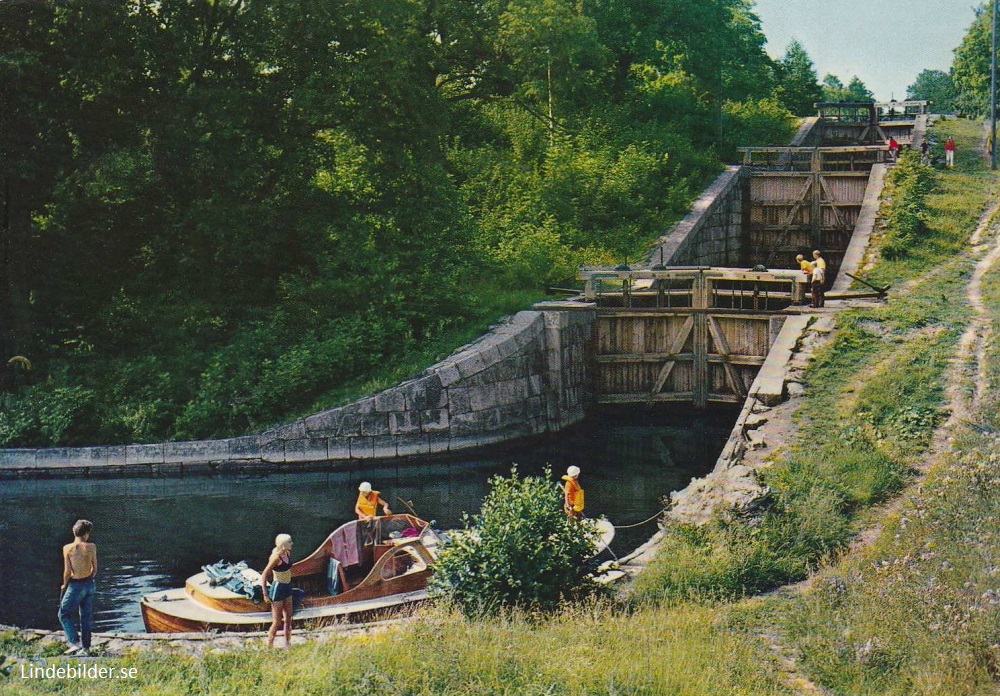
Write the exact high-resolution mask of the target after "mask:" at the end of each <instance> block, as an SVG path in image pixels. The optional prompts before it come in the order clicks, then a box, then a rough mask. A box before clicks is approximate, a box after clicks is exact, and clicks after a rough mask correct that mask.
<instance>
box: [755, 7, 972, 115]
mask: <svg viewBox="0 0 1000 696" xmlns="http://www.w3.org/2000/svg"><path fill="white" fill-rule="evenodd" d="M981 5H982V2H981V0H756V8H755V11H756V13H757V16H758V17H760V21H761V27H762V28H763V30H764V35H765V36H767V46H766V48H767V52H768V53H769V54H770V55H771V56H772V57H774V58H780V57H781V56H783V55H784V54H785V49H787V48H788V44H789V42H790V41H791V40H792V39H798V40H799V43H801V44H802V45H803V46H804V47H805V49H806V53H808V54H809V57H810V58H812V61H813V65H814V66H815V67H816V73H817V75H818V76H819V79H820V80H822V79H823V77H824V76H825V75H826V74H827V73H833V74H834V75H836V76H837V77H839V78H840V79H841V80H842V81H843V83H844V84H845V85H846V84H847V83H848V82H849V81H850V79H851V77H852V76H854V75H857V76H858V77H860V78H861V81H862V82H864V83H865V85H866V86H867V87H868V89H870V90H872V91H873V92H874V93H875V98H876V99H878V100H879V101H887V100H889V99H892V98H895V99H904V98H905V97H906V88H907V87H909V86H910V85H911V84H913V81H914V79H915V78H916V77H917V75H918V74H919V73H920V72H921V71H923V70H924V69H929V70H944V71H947V70H948V69H949V68H950V67H951V61H952V57H953V53H952V52H953V50H954V49H955V48H956V47H957V46H958V44H959V43H960V42H961V41H962V37H963V36H964V35H965V31H966V29H968V27H969V25H970V24H972V20H973V19H974V17H975V11H974V7H976V6H981Z"/></svg>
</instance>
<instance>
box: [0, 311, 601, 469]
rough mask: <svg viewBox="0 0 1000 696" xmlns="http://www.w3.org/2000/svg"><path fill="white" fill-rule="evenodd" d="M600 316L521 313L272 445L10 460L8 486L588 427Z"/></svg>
mask: <svg viewBox="0 0 1000 696" xmlns="http://www.w3.org/2000/svg"><path fill="white" fill-rule="evenodd" d="M595 318H596V311H595V308H594V306H593V305H589V304H582V303H578V302H573V303H569V302H545V303H540V304H538V305H536V306H535V309H533V310H532V311H524V312H519V313H517V314H516V315H514V316H513V317H512V318H510V319H509V320H507V321H505V322H503V323H501V324H499V325H498V326H497V327H496V328H494V330H492V331H491V332H490V333H488V334H486V335H485V336H483V337H482V338H480V339H479V340H477V341H475V342H474V343H471V344H469V345H467V346H463V347H462V348H460V349H459V350H458V351H456V352H455V353H453V354H452V355H450V356H448V357H447V358H445V359H444V360H442V361H441V362H439V363H437V364H436V365H432V366H431V367H429V368H427V369H426V370H424V372H423V374H421V375H420V376H419V377H416V378H415V379H412V380H409V381H407V382H403V383H402V384H399V385H397V386H395V387H392V388H390V389H386V390H385V391H382V392H379V393H378V394H375V395H374V396H370V397H367V398H364V399H361V400H359V401H356V402H354V403H351V404H347V405H345V406H340V407H337V408H331V409H327V410H325V411H321V412H319V413H316V414H313V415H310V416H307V417H305V418H300V419H298V420H295V421H293V422H291V423H287V424H285V425H282V426H280V427H277V428H272V429H270V430H267V431H265V432H263V433H261V434H256V435H247V436H243V437H235V438H228V439H222V440H201V441H194V442H163V443H156V444H137V445H122V446H108V447H76V448H63V447H59V448H44V449H7V450H0V475H7V476H19V475H20V476H31V475H36V474H39V473H41V472H53V471H58V472H59V473H62V474H65V475H73V474H82V475H91V474H96V475H100V474H105V475H107V474H112V475H141V474H156V473H175V472H181V471H185V470H196V469H199V468H208V469H241V468H253V467H259V466H283V465H302V464H305V463H316V462H331V463H336V462H349V461H352V460H361V459H369V460H371V459H380V460H389V459H396V458H399V457H412V456H421V455H441V454H447V453H450V452H459V451H463V450H468V449H472V448H475V447H481V446H484V445H490V444H495V443H499V442H504V441H507V440H513V439H517V438H521V437H526V436H530V435H539V434H542V433H546V432H555V431H558V430H561V429H563V428H565V427H567V426H569V425H571V424H573V423H575V422H577V421H579V420H580V419H582V418H583V416H584V414H585V406H586V404H587V402H588V398H589V393H590V383H589V375H588V372H587V365H586V360H585V355H586V351H587V345H588V341H589V339H590V332H591V327H592V326H593V323H594V320H595Z"/></svg>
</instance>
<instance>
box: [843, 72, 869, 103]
mask: <svg viewBox="0 0 1000 696" xmlns="http://www.w3.org/2000/svg"><path fill="white" fill-rule="evenodd" d="M846 92H847V101H855V102H869V103H874V102H875V95H874V93H872V91H871V90H870V89H868V87H867V86H866V85H865V83H864V82H862V81H861V78H860V77H858V76H857V75H854V76H853V77H851V81H850V82H848V83H847V90H846Z"/></svg>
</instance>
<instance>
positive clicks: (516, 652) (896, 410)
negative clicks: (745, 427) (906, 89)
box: [7, 121, 1000, 695]
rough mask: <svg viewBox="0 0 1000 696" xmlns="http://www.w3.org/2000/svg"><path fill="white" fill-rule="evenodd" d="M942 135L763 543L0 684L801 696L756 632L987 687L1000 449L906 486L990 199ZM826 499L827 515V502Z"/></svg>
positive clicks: (840, 689)
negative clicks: (444, 605) (595, 591)
mask: <svg viewBox="0 0 1000 696" xmlns="http://www.w3.org/2000/svg"><path fill="white" fill-rule="evenodd" d="M939 131H940V132H941V133H944V132H953V133H955V135H956V137H957V139H958V143H959V153H960V167H959V169H958V170H956V171H954V172H948V173H943V174H942V175H941V177H940V180H941V183H940V187H939V189H938V191H937V192H936V193H935V194H933V195H932V196H931V197H930V199H929V201H928V206H929V210H930V217H929V227H930V230H931V231H930V233H929V237H928V239H927V242H928V243H927V244H926V245H924V246H922V247H921V249H920V250H919V251H917V252H916V253H915V254H914V255H913V256H912V257H911V258H909V259H908V260H903V261H897V262H893V263H892V264H880V265H879V266H878V267H877V268H876V269H875V271H874V272H873V274H874V275H875V276H876V277H877V278H878V279H879V280H882V281H889V280H891V281H892V282H894V283H895V284H896V287H897V288H899V287H900V283H902V282H905V281H907V280H912V279H919V280H914V282H913V283H912V284H911V285H909V286H906V289H905V290H901V291H899V292H897V293H896V294H894V295H893V299H892V301H891V303H890V304H889V306H888V307H887V308H884V309H883V308H880V309H871V310H857V311H852V312H850V313H846V314H844V315H843V316H842V317H840V318H839V319H838V325H839V330H838V332H837V334H836V336H837V337H836V339H835V340H834V342H833V343H832V344H831V345H830V346H829V348H828V349H827V350H826V351H825V352H824V353H823V355H821V356H820V357H819V358H818V359H817V361H816V363H815V364H814V366H813V367H812V368H811V369H810V372H809V374H808V379H809V381H810V384H811V385H813V386H814V387H817V388H814V389H811V390H810V391H809V394H808V396H807V397H806V398H805V399H804V400H803V402H804V403H803V407H802V410H801V412H800V414H799V418H800V419H801V420H800V422H801V424H802V428H801V437H802V441H801V442H799V443H797V444H796V445H795V446H794V447H793V448H792V450H793V451H792V452H791V453H790V455H789V456H788V457H787V459H786V460H784V461H780V462H776V463H775V465H774V466H773V467H772V468H771V471H770V472H769V480H770V481H771V482H772V484H773V485H776V486H778V487H779V488H782V490H783V491H785V493H786V500H787V501H788V502H789V505H788V507H787V509H786V510H785V511H784V512H785V513H786V514H785V517H784V518H783V519H782V518H781V516H776V518H775V519H774V520H773V521H772V522H771V524H772V525H773V526H772V527H771V528H770V530H769V531H768V532H767V535H769V536H768V540H767V543H766V544H763V545H762V544H761V542H760V540H754V539H749V540H747V539H742V540H740V541H739V543H733V542H732V540H731V539H727V538H726V537H725V535H724V534H722V532H718V534H721V536H718V535H717V532H711V533H708V534H706V535H701V536H699V535H692V534H690V533H687V532H684V533H680V532H679V533H678V540H677V544H678V545H677V546H676V547H675V548H673V549H671V552H673V553H675V554H676V555H673V556H664V557H663V558H662V560H661V563H660V564H659V565H660V571H659V572H658V573H657V572H656V571H655V570H654V571H653V572H652V573H650V575H649V576H648V578H646V579H645V580H644V585H645V587H646V593H645V594H646V596H647V597H648V598H649V599H650V601H649V602H646V603H642V604H640V605H639V606H638V608H636V609H635V611H634V612H633V613H622V612H621V611H617V610H612V609H608V608H603V607H595V608H591V609H587V610H583V609H577V610H567V611H566V612H565V613H564V614H563V615H561V616H559V617H557V618H556V619H554V620H552V621H547V622H545V623H541V624H538V623H532V622H530V621H529V620H527V619H525V618H509V619H491V620H486V621H481V622H477V623H469V622H467V621H464V620H463V619H461V618H459V617H457V616H453V615H448V614H441V615H440V616H437V617H435V620H433V621H430V622H426V623H423V624H420V625H417V626H414V627H411V628H406V629H401V630H397V631H392V632H387V633H384V634H381V635H378V636H373V637H368V638H361V639H357V638H355V639H345V640H342V641H337V642H333V643H330V644H326V645H315V644H312V645H305V646H302V647H297V648H293V649H292V650H289V651H287V652H284V651H281V652H275V653H271V654H266V653H263V652H261V651H260V650H255V649H248V650H244V651H238V652H235V653H232V654H228V655H220V656H213V657H208V658H205V659H204V660H200V661H199V660H194V659H190V658H184V657H163V656H132V657H128V658H124V659H122V660H120V661H118V660H116V661H115V662H116V663H118V662H120V663H122V664H126V665H134V666H136V667H138V668H139V672H140V675H141V678H140V680H139V682H138V683H137V684H130V685H128V686H127V687H126V686H123V685H122V684H121V683H114V682H107V683H101V684H95V683H89V682H79V681H78V682H73V683H69V684H61V685H60V684H56V683H52V682H25V681H21V680H16V679H11V680H10V684H9V685H7V686H10V687H12V688H10V689H8V691H9V692H10V693H15V694H16V693H36V692H54V691H60V692H61V693H70V694H74V693H95V694H104V693H149V694H173V693H178V694H180V693H200V692H212V693H249V692H279V691H280V692H285V693H288V694H298V693H318V692H333V693H368V692H370V691H372V690H376V691H379V692H384V693H407V694H410V693H412V694H438V693H449V694H503V693H510V694H531V693H565V694H585V693H622V694H692V695H696V694H697V695H704V694H727V695H729V694H783V693H795V691H794V690H791V689H790V688H788V687H786V686H784V683H785V682H786V681H788V680H787V675H786V674H783V673H782V670H781V669H780V668H779V666H778V663H777V660H776V656H775V655H774V654H772V653H771V652H770V649H769V647H768V643H767V642H766V641H763V640H761V638H760V635H761V634H764V633H766V634H769V635H774V636H777V637H778V639H779V640H780V641H781V642H782V643H783V644H784V645H785V646H787V647H788V648H789V650H791V651H793V652H795V653H797V654H798V655H799V659H798V664H797V669H798V671H799V672H800V673H801V674H804V675H806V676H808V677H809V678H810V679H812V680H813V681H814V682H816V683H818V684H820V685H821V686H823V687H825V688H827V689H829V690H831V691H833V692H834V693H838V694H986V693H996V690H997V683H996V682H995V681H993V677H992V676H991V673H992V671H993V670H994V669H995V668H996V666H997V664H998V663H1000V650H998V649H997V647H996V645H997V644H998V643H1000V635H998V632H1000V629H998V626H1000V620H998V607H1000V604H997V603H993V604H991V603H990V602H991V601H994V600H996V601H1000V597H998V596H997V594H996V593H997V592H1000V575H998V572H1000V571H998V570H997V567H996V562H997V561H996V558H997V556H998V551H1000V539H998V536H997V525H996V519H998V518H1000V501H998V495H997V491H998V490H1000V487H998V484H1000V481H998V480H997V471H998V469H997V458H998V455H993V454H980V453H981V452H982V453H989V452H993V451H996V449H997V448H996V445H997V444H1000V443H998V442H996V440H998V439H1000V438H997V437H996V436H993V435H990V434H986V433H979V432H974V431H970V432H969V433H966V434H964V435H962V436H961V437H960V438H958V439H956V441H955V450H956V451H955V453H954V455H951V456H947V457H944V458H942V459H941V460H940V461H938V462H934V463H933V466H932V467H931V468H930V471H929V473H928V474H927V475H926V477H923V478H917V477H916V474H915V471H916V467H917V465H918V464H921V458H922V456H923V455H924V453H925V450H926V447H927V445H928V442H929V437H930V433H931V431H932V429H933V427H934V426H935V425H936V424H938V423H939V422H940V419H941V416H942V413H941V412H940V408H941V406H942V402H943V398H944V397H943V389H942V387H943V385H942V380H943V376H944V373H945V368H946V366H947V359H948V357H949V356H950V355H951V354H952V352H953V350H954V347H955V344H956V341H957V338H958V335H959V333H960V330H961V327H962V326H963V324H964V323H966V322H967V321H968V318H969V311H968V308H967V307H966V306H965V301H964V287H965V284H966V282H967V280H968V277H969V274H970V272H971V266H972V263H973V259H972V257H971V256H970V255H961V254H958V253H957V252H958V250H959V249H961V248H962V245H963V244H964V241H965V240H966V239H967V237H968V235H969V234H970V233H971V231H972V230H973V229H974V227H975V221H976V217H977V215H978V213H979V211H980V210H981V209H982V207H983V205H984V204H985V202H986V200H987V198H988V197H989V196H991V195H993V194H995V193H996V190H997V185H996V179H995V178H994V177H993V176H992V175H989V174H988V173H985V172H982V171H977V170H976V169H977V168H978V167H980V165H979V164H978V163H977V161H976V160H975V158H974V156H973V155H972V154H971V153H972V150H973V146H974V143H975V141H976V139H977V138H978V136H979V130H978V128H977V127H976V125H975V124H971V123H967V122H960V121H959V122H955V121H949V122H946V123H944V124H942V125H941V126H940V128H939ZM940 139H941V140H943V136H942V137H940ZM985 293H986V299H987V302H988V305H989V308H990V312H991V316H992V317H993V319H994V323H995V324H996V328H1000V273H998V272H994V273H993V274H990V275H988V276H987V279H986V283H985ZM998 351H1000V348H994V349H992V351H991V353H990V358H991V363H990V365H991V369H990V371H989V372H988V376H989V380H990V385H991V387H992V386H994V385H998V386H1000V355H998ZM988 393H989V394H994V393H995V390H994V389H991V390H989V392H988ZM998 400H1000V399H997V398H996V397H992V398H988V399H987V403H985V404H984V407H983V410H984V414H989V415H988V417H987V415H983V417H982V420H983V421H984V422H988V423H990V424H991V425H993V424H996V420H997V418H996V417H995V416H994V415H992V414H994V413H995V411H996V408H995V407H996V406H997V401H998ZM900 489H902V495H901V503H900V505H899V506H898V509H896V510H894V511H893V512H892V513H891V514H889V515H888V519H886V520H884V526H883V531H882V532H881V534H880V535H879V536H878V538H877V539H876V540H875V541H874V542H873V543H871V544H869V545H867V546H865V547H864V548H862V549H860V550H859V551H857V552H854V553H851V554H847V555H844V556H843V557H842V558H837V557H836V556H835V555H834V556H832V557H828V558H827V562H826V564H825V565H824V567H823V568H822V569H821V570H820V571H819V572H818V573H817V575H816V576H815V577H814V578H813V580H812V582H810V583H808V585H807V586H806V587H805V588H803V589H796V590H795V591H792V590H785V591H782V592H779V593H775V594H772V595H769V596H766V597H763V598H756V599H747V600H737V601H732V602H728V603H713V602H712V601H711V600H709V599H707V597H706V596H711V597H717V596H719V594H723V595H725V594H732V593H733V592H727V591H723V592H720V589H722V590H726V589H727V588H726V587H720V582H723V581H725V582H730V581H731V582H733V587H732V588H729V589H730V590H733V591H735V589H736V588H738V587H739V583H740V582H745V581H746V580H747V579H752V578H753V573H754V572H757V571H759V569H760V568H759V567H754V568H748V567H747V563H746V558H747V557H746V556H742V557H741V556H739V555H738V554H739V552H741V551H747V550H749V551H753V552H760V549H761V548H764V549H765V550H766V551H767V554H770V555H769V556H768V558H770V561H771V562H773V563H776V564H777V565H778V566H780V568H779V569H780V570H781V572H783V573H785V574H786V575H788V576H790V577H794V576H795V575H796V573H799V572H802V571H803V570H804V568H806V567H809V566H811V565H814V564H815V563H816V559H815V558H813V559H812V560H810V557H809V555H808V553H806V551H809V552H815V551H816V550H817V549H816V548H812V547H809V548H806V549H805V550H804V547H802V538H801V537H802V536H803V535H802V534H799V535H798V536H794V535H791V532H792V531H795V530H798V529H799V525H800V524H801V523H802V522H805V521H807V522H809V523H811V524H815V525H819V526H821V527H825V528H824V529H820V530H814V531H813V532H812V533H811V534H812V536H810V533H805V537H807V541H808V540H810V539H811V540H813V541H815V539H816V538H820V539H822V538H826V537H825V536H824V534H826V533H827V532H828V531H829V529H826V528H830V529H833V530H835V532H836V533H835V534H832V535H831V536H830V537H829V540H830V541H831V542H835V541H836V540H838V539H846V538H848V537H849V535H850V534H851V533H852V532H855V531H857V530H858V529H860V528H861V527H863V526H866V525H870V524H871V523H872V521H873V520H874V518H875V517H876V514H877V513H875V512H873V509H872V507H871V505H872V504H873V503H877V502H879V501H882V500H885V499H886V498H888V497H889V496H890V495H892V494H893V493H894V492H896V491H899V490H900ZM830 501H834V502H838V501H839V502H838V504H836V505H834V506H832V507H830V506H829V505H828V503H830ZM789 520H793V521H794V522H795V524H790V523H789ZM682 532H683V530H682ZM695 537H698V538H695ZM780 542H785V543H784V545H782V543H780ZM706 543H710V544H718V543H722V544H723V545H724V547H725V548H724V550H722V551H719V550H718V548H717V547H715V548H713V547H711V546H706V545H705V544H706ZM740 544H746V545H745V546H741V545H740ZM761 553H762V552H761ZM706 558H708V559H710V560H711V561H712V563H710V564H705V563H704V562H703V561H704V560H705V559H706ZM789 559H792V560H789ZM758 560H760V559H759V558H758ZM782 563H785V564H786V565H785V566H782V565H781V564H782ZM764 565H765V566H766V564H764ZM671 566H673V567H674V568H676V567H677V566H682V567H684V568H685V569H686V570H684V572H683V573H682V574H683V575H684V576H685V577H684V578H681V579H680V580H678V578H677V577H676V572H674V575H671V571H669V570H668V569H669V568H670V567H671ZM720 578H721V579H722V580H720ZM772 579H773V578H772ZM664 588H666V589H664ZM991 593H992V594H991ZM692 595H693V596H692ZM665 596H666V597H672V598H670V599H668V600H666V601H664V599H663V598H664V597H665ZM8 649H9V650H17V651H20V650H21V648H18V647H17V646H9V647H8Z"/></svg>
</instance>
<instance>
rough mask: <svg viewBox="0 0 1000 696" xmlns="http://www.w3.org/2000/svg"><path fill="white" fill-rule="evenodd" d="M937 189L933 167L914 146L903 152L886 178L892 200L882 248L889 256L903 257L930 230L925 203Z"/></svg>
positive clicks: (886, 214)
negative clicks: (914, 149)
mask: <svg viewBox="0 0 1000 696" xmlns="http://www.w3.org/2000/svg"><path fill="white" fill-rule="evenodd" d="M933 190H934V170H933V168H932V167H931V166H930V165H929V164H924V163H922V162H921V161H920V158H919V155H918V154H917V153H916V152H915V151H913V150H912V149H911V150H907V151H905V152H903V154H902V155H901V156H900V158H899V162H898V163H897V164H896V166H895V167H894V168H893V169H892V170H891V171H890V173H889V175H888V177H887V181H886V194H887V195H888V196H889V199H890V202H889V204H888V205H887V206H886V207H885V209H883V216H884V220H885V236H884V238H883V240H882V245H881V247H880V248H879V250H880V252H881V254H882V255H883V256H885V257H886V258H887V259H899V258H902V257H904V256H906V255H908V254H909V253H910V249H911V248H912V247H913V246H914V245H915V244H917V243H919V241H920V239H921V237H922V236H923V234H924V232H925V231H926V214H925V213H924V207H925V206H924V203H925V200H926V198H927V195H928V194H929V193H930V192H931V191H933Z"/></svg>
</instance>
